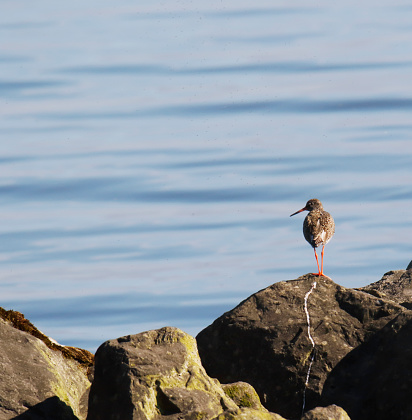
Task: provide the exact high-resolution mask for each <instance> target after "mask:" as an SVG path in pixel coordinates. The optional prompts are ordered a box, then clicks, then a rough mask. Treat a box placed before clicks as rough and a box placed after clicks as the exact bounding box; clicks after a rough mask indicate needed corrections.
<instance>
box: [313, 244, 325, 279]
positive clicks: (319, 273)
mask: <svg viewBox="0 0 412 420" xmlns="http://www.w3.org/2000/svg"><path fill="white" fill-rule="evenodd" d="M313 250H314V251H315V258H316V264H317V265H318V272H317V273H312V274H314V275H315V276H321V275H322V274H321V271H320V268H319V260H318V254H317V253H316V248H313ZM322 262H323V254H322Z"/></svg>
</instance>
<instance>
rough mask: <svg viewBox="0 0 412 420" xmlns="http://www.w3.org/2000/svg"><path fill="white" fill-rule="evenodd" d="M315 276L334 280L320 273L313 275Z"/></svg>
mask: <svg viewBox="0 0 412 420" xmlns="http://www.w3.org/2000/svg"><path fill="white" fill-rule="evenodd" d="M311 274H312V275H313V276H318V277H326V278H327V279H329V280H332V279H331V278H330V277H329V276H326V275H325V274H323V272H320V273H311Z"/></svg>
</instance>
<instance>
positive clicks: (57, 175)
mask: <svg viewBox="0 0 412 420" xmlns="http://www.w3.org/2000/svg"><path fill="white" fill-rule="evenodd" d="M411 22H412V5H411V4H410V3H409V4H408V2H402V1H393V0H392V1H389V0H386V1H380V2H378V3H376V2H371V1H370V2H364V3H363V5H360V4H359V2H355V1H348V2H345V4H331V3H330V2H328V1H317V2H312V3H310V4H309V3H308V2H306V1H305V2H303V1H296V2H293V4H291V3H290V2H286V1H279V2H275V3H274V2H273V1H264V0H257V1H254V2H251V1H239V0H236V1H234V0H230V1H226V0H225V1H210V2H207V3H205V2H196V1H195V2H193V1H178V2H165V1H153V0H150V1H145V0H142V1H140V2H139V4H136V2H132V1H124V2H122V3H121V4H120V5H118V4H116V5H114V4H113V2H109V1H101V0H99V1H93V0H86V1H82V2H80V1H74V2H71V3H70V5H66V4H63V3H61V4H58V3H56V2H52V1H49V0H45V1H42V2H40V3H39V4H37V5H36V7H33V4H32V2H29V1H20V2H12V1H3V3H2V13H1V16H0V31H1V39H2V40H3V42H2V46H1V50H0V65H1V71H0V99H1V101H0V107H1V113H0V119H1V124H0V136H1V141H0V174H1V177H0V200H1V220H2V222H1V224H0V247H1V253H0V258H1V265H0V297H1V298H0V305H1V306H3V307H4V308H6V309H15V310H19V311H21V312H23V313H24V314H25V315H26V316H27V317H28V318H29V319H30V320H31V321H32V322H33V323H34V324H35V325H36V326H37V327H38V328H40V329H41V330H42V331H44V332H45V333H46V334H48V335H50V336H52V337H53V338H55V339H56V340H58V341H59V342H61V343H62V344H68V345H74V346H80V347H83V348H87V349H89V350H92V351H94V350H95V349H96V348H97V346H98V345H99V344H101V343H102V342H103V341H105V340H107V339H110V338H115V337H118V336H121V335H124V334H132V333H138V332H141V331H144V330H147V329H152V328H159V327H162V326H165V325H173V326H177V327H179V328H181V329H183V330H185V331H187V332H189V333H190V334H193V335H195V334H197V332H199V331H200V330H201V329H203V328H204V327H206V326H207V325H209V324H210V323H211V322H212V321H213V320H214V319H215V318H217V317H218V316H219V315H221V314H222V313H223V312H224V311H227V310H229V309H231V308H232V307H233V306H235V305H236V304H237V303H238V302H239V301H240V300H242V299H244V298H246V297H247V296H249V295H250V294H252V293H254V292H256V291H257V290H259V289H262V288H264V287H266V286H268V285H270V284H272V283H275V282H277V281H280V280H287V279H293V278H296V277H298V276H300V275H302V274H305V273H307V272H311V271H313V270H315V259H314V256H313V251H312V249H311V248H310V246H309V245H308V244H307V243H306V242H305V241H304V239H303V236H302V231H301V229H302V222H303V218H304V215H303V214H301V215H299V216H295V217H294V218H289V215H290V214H291V213H293V212H294V211H296V210H298V209H300V208H302V207H303V206H304V204H305V203H306V201H307V200H308V199H309V198H312V197H317V198H319V199H321V200H322V201H323V203H324V205H325V208H326V209H327V210H328V211H329V212H331V213H332V215H333V216H334V218H335V221H336V234H335V237H334V238H333V240H332V241H331V242H330V243H329V244H328V246H327V248H326V253H325V272H326V273H327V274H328V275H330V276H331V277H332V278H333V279H334V280H335V281H336V282H337V283H340V284H342V285H344V286H347V287H359V286H363V285H366V284H369V283H371V282H373V281H376V280H379V279H380V278H381V276H382V275H383V274H384V273H385V272H386V271H389V270H392V269H403V268H405V267H406V265H407V264H408V263H409V261H410V260H411V259H412V246H411V239H410V238H411V233H412V211H411V208H412V182H411V175H412V169H411V168H412V142H411V138H412V118H411V115H412V47H411V45H412V43H411V39H412V24H411Z"/></svg>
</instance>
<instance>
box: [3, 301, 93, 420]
mask: <svg viewBox="0 0 412 420" xmlns="http://www.w3.org/2000/svg"><path fill="white" fill-rule="evenodd" d="M92 361H93V355H92V354H91V353H89V352H87V351H86V350H81V349H75V348H70V347H64V346H60V345H58V344H56V343H54V342H52V341H51V340H50V339H49V338H48V337H46V336H45V335H44V334H42V333H41V332H40V331H39V330H37V329H36V328H35V327H34V326H33V325H32V324H31V323H30V322H29V321H28V320H27V319H25V318H24V316H23V315H22V314H20V313H19V312H15V311H6V310H4V309H3V308H0V372H1V381H0V420H6V419H12V418H13V419H14V418H16V419H17V418H18V419H27V420H30V419H33V420H34V419H36V420H52V419H53V420H54V419H62V420H75V419H78V418H79V419H84V418H85V417H86V411H87V393H88V389H89V387H90V381H89V379H88V368H89V366H90V365H91V363H92Z"/></svg>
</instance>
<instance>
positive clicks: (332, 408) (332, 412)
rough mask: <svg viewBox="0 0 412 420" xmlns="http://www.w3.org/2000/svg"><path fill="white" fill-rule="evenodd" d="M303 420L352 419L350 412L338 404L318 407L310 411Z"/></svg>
mask: <svg viewBox="0 0 412 420" xmlns="http://www.w3.org/2000/svg"><path fill="white" fill-rule="evenodd" d="M301 420H351V419H350V418H349V416H348V413H347V412H346V411H345V410H344V409H343V408H341V407H338V406H337V405H335V404H333V405H329V406H328V407H317V408H314V409H313V410H310V411H308V412H307V413H305V415H304V416H303V417H302V419H301Z"/></svg>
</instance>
